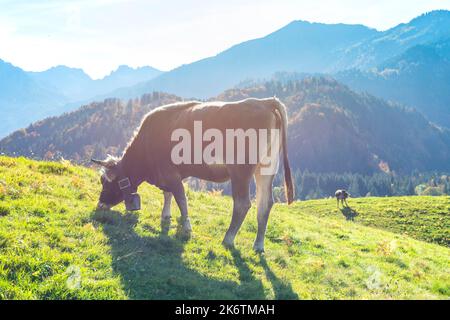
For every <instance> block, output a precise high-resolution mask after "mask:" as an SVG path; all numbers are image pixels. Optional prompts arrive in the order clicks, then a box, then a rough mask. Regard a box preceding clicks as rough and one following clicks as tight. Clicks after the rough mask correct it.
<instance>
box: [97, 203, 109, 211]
mask: <svg viewBox="0 0 450 320" xmlns="http://www.w3.org/2000/svg"><path fill="white" fill-rule="evenodd" d="M109 209H111V206H109V205H107V204H106V203H103V202H99V203H98V204H97V210H103V211H106V210H109Z"/></svg>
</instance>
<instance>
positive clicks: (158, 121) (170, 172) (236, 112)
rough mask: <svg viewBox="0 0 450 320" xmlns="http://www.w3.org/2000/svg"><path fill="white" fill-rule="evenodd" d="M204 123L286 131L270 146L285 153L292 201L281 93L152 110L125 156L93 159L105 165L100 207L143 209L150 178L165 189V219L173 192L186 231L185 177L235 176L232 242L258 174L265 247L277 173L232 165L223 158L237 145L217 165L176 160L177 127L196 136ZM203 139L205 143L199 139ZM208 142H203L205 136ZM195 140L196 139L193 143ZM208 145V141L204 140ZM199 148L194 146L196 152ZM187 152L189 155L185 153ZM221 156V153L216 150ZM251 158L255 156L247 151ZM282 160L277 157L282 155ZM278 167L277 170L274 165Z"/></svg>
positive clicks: (260, 237) (260, 243) (259, 247)
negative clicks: (144, 185)
mask: <svg viewBox="0 0 450 320" xmlns="http://www.w3.org/2000/svg"><path fill="white" fill-rule="evenodd" d="M199 121H201V122H202V126H203V128H204V129H207V128H214V129H213V130H216V131H214V132H216V133H217V132H219V133H223V134H224V135H225V132H226V131H227V130H228V129H235V130H242V131H244V132H247V130H248V129H256V130H261V129H262V130H263V131H264V130H265V131H264V132H267V131H270V132H272V131H276V132H281V133H280V134H279V135H278V139H277V141H276V142H277V143H276V144H274V143H272V142H273V141H272V139H271V140H270V141H272V142H270V144H269V148H271V149H275V148H277V150H274V151H276V152H277V155H278V152H280V153H281V154H282V160H283V167H284V180H285V191H286V200H287V202H288V203H291V202H292V201H293V197H294V190H293V182H292V177H291V170H290V166H289V161H288V152H287V146H286V140H287V125H288V122H287V114H286V108H285V106H284V105H283V104H282V103H281V102H280V101H279V100H278V99H276V98H268V99H246V100H242V101H238V102H230V103H226V102H205V103H202V102H196V101H194V102H183V103H177V104H172V105H167V106H163V107H159V108H157V109H155V110H153V111H151V112H150V113H149V114H147V115H146V116H145V118H144V120H143V122H142V124H141V126H140V128H139V130H138V132H137V134H136V136H135V137H134V138H133V139H132V140H131V142H130V143H129V145H128V147H127V148H126V150H125V151H124V153H123V155H122V157H121V158H120V159H116V158H113V157H109V158H108V159H106V160H103V161H99V160H93V161H94V162H95V163H97V164H100V165H101V166H103V167H104V168H105V172H104V174H103V175H102V178H101V182H102V185H103V189H102V192H101V194H100V199H99V203H98V208H99V209H110V208H111V207H112V206H115V205H117V204H118V203H120V202H121V201H125V205H126V207H127V209H129V210H138V209H139V208H140V200H139V196H138V195H137V193H136V191H137V188H138V186H139V185H140V184H141V183H142V182H148V183H150V184H153V185H155V186H157V187H159V188H160V189H161V190H163V191H164V207H163V211H162V216H161V218H162V219H168V220H169V221H170V204H171V200H172V195H173V196H174V197H175V201H176V203H177V204H178V207H179V208H180V212H181V216H182V219H181V222H182V227H183V231H186V232H190V231H191V224H190V222H189V218H188V207H187V201H186V196H185V191H184V187H183V183H182V181H183V179H185V178H187V177H196V178H200V179H204V180H208V181H213V182H225V181H228V180H231V186H232V196H233V216H232V219H231V223H230V226H229V228H228V231H227V232H226V234H225V237H224V240H223V244H224V245H226V246H233V245H234V239H235V236H236V233H237V232H238V230H239V228H240V227H241V224H242V222H243V221H244V218H245V216H246V214H247V211H248V210H249V209H250V207H251V201H250V192H249V185H250V182H251V180H252V179H253V177H254V178H255V182H256V187H257V192H256V193H257V194H256V203H257V207H258V213H257V219H258V233H257V236H256V240H255V243H254V246H253V247H254V249H255V250H256V251H260V252H261V251H264V234H265V231H266V227H267V221H268V217H269V213H270V210H271V208H272V205H273V196H272V182H273V178H274V175H275V173H276V172H273V173H272V174H269V175H268V174H263V173H262V172H264V171H263V170H264V167H265V166H266V162H265V161H262V159H258V161H257V163H254V164H251V163H247V162H245V163H244V164H242V163H240V164H229V163H228V162H224V161H223V160H224V159H225V158H227V155H228V154H229V153H230V152H231V153H233V150H234V151H236V148H233V149H232V150H228V148H227V149H226V150H224V154H223V155H219V157H220V156H222V157H221V158H220V159H219V161H218V162H215V163H213V164H208V163H204V162H202V163H195V164H186V163H179V164H176V163H174V161H173V157H171V154H172V151H173V147H174V143H173V132H175V130H177V129H182V130H185V131H188V133H190V134H192V135H194V136H195V134H196V132H195V122H197V123H198V122H199ZM200 143H202V142H200ZM203 143H204V141H203ZM193 145H195V141H194V143H193ZM203 147H204V145H203ZM194 152H196V151H195V150H193V152H192V153H194ZM238 152H239V151H238ZM183 156H185V155H183ZM216 156H217V155H216ZM244 156H245V157H244V158H245V159H248V158H249V157H250V155H249V154H248V150H247V154H245V155H244ZM277 164H278V157H277ZM275 171H276V170H275Z"/></svg>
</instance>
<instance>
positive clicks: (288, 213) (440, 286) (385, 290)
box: [0, 157, 450, 299]
mask: <svg viewBox="0 0 450 320" xmlns="http://www.w3.org/2000/svg"><path fill="white" fill-rule="evenodd" d="M99 191H100V176H99V173H98V172H97V171H95V170H92V169H88V168H84V167H78V166H73V165H71V164H70V163H69V162H68V161H62V162H39V161H32V160H28V159H25V158H8V157H0V299H448V298H450V273H449V270H450V269H449V266H450V265H449V261H450V260H449V258H450V249H449V239H450V219H449V218H450V197H448V196H447V197H444V196H441V197H391V198H356V199H350V200H349V204H350V208H347V209H342V208H341V209H338V208H337V207H336V201H335V199H331V198H330V199H321V200H311V201H301V202H295V203H294V204H293V205H291V206H287V205H285V204H276V205H275V206H274V209H273V210H272V214H271V217H270V220H269V226H268V230H267V234H266V252H265V254H263V255H258V254H256V253H254V252H253V250H252V249H251V248H252V244H253V240H254V238H255V235H256V210H255V205H253V206H252V209H251V210H250V212H249V214H248V216H247V218H246V220H245V221H244V224H243V226H242V228H241V230H240V232H239V233H238V236H237V238H236V248H235V249H232V250H229V249H226V248H224V247H223V246H222V245H221V241H222V238H223V235H224V234H225V231H226V229H227V227H228V224H229V221H230V219H231V205H232V201H231V199H230V198H229V197H227V196H222V195H221V194H220V193H219V192H210V193H205V192H194V191H192V190H188V192H187V196H188V201H189V207H190V216H191V223H192V226H193V233H192V236H191V237H190V238H186V237H184V236H183V235H182V233H181V232H180V230H179V228H178V217H179V212H178V210H177V209H176V206H175V203H174V204H173V210H172V211H173V212H172V223H171V225H170V226H167V225H161V223H160V212H161V208H162V204H163V197H162V193H161V191H159V190H158V189H156V188H154V187H151V186H148V185H143V186H141V187H140V189H139V192H140V194H141V198H142V210H141V211H139V212H135V213H129V212H126V211H125V209H124V207H123V205H119V206H117V207H116V208H114V210H112V211H110V212H104V211H96V210H95V206H96V202H97V197H98V194H99Z"/></svg>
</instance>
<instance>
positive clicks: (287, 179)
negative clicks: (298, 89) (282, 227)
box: [273, 98, 294, 204]
mask: <svg viewBox="0 0 450 320" xmlns="http://www.w3.org/2000/svg"><path fill="white" fill-rule="evenodd" d="M273 99H274V102H275V103H274V105H273V107H274V109H275V111H278V112H277V113H276V114H277V115H278V116H279V118H280V126H281V151H282V153H283V167H284V192H285V196H286V200H287V203H288V204H291V203H292V202H293V201H294V183H293V181H292V173H291V167H290V165H289V158H288V151H287V128H288V117H287V112H286V106H285V105H284V104H283V103H282V102H281V101H280V100H278V99H277V98H273Z"/></svg>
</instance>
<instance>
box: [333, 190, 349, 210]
mask: <svg viewBox="0 0 450 320" xmlns="http://www.w3.org/2000/svg"><path fill="white" fill-rule="evenodd" d="M334 195H335V197H336V201H337V207H338V208H339V200H340V201H341V203H342V206H344V203H345V205H346V206H347V207H348V203H347V198H348V197H349V196H350V194H349V193H348V192H347V190H344V189H342V190H341V189H339V190H337V191H336V192H335V193H334Z"/></svg>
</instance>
